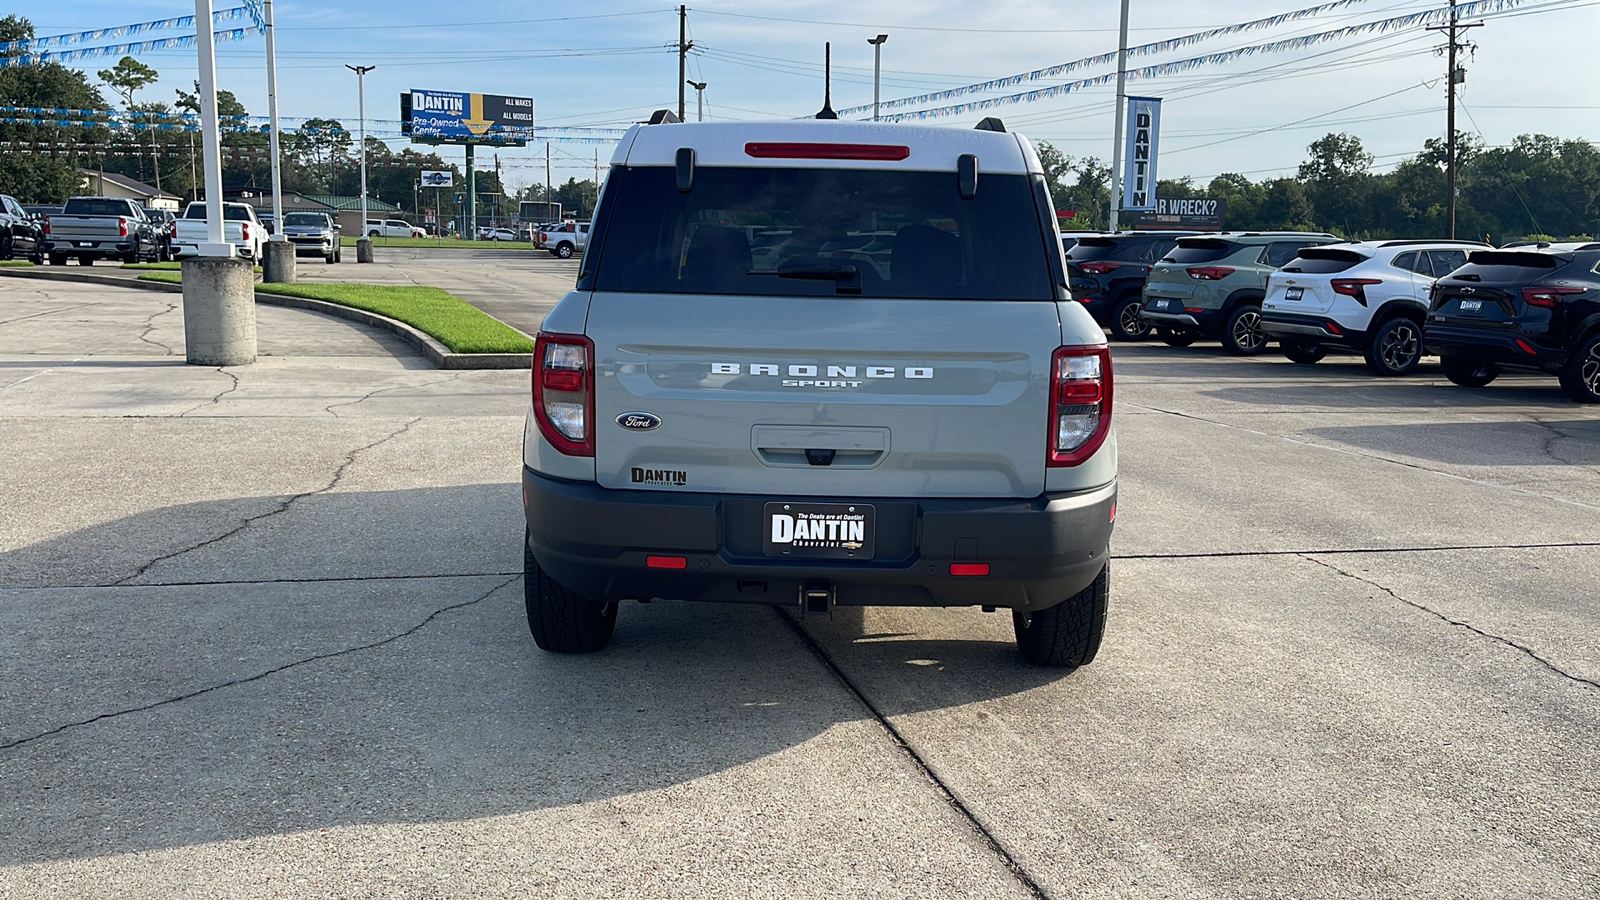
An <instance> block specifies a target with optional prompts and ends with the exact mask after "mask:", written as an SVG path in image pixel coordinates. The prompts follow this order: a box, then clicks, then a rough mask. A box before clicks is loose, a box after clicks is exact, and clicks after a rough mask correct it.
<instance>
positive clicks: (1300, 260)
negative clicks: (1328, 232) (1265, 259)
mask: <svg viewBox="0 0 1600 900" xmlns="http://www.w3.org/2000/svg"><path fill="white" fill-rule="evenodd" d="M1366 259H1367V258H1366V257H1365V256H1362V255H1361V254H1359V253H1356V252H1354V251H1351V250H1329V249H1326V248H1323V247H1307V248H1305V249H1304V250H1301V251H1300V255H1299V256H1296V257H1295V258H1294V259H1292V260H1290V261H1289V264H1288V265H1286V266H1284V267H1283V271H1285V272H1300V273H1302V274H1305V275H1330V274H1332V273H1334V272H1343V271H1344V270H1345V269H1348V268H1350V267H1351V266H1353V265H1355V264H1356V263H1359V262H1365V261H1366Z"/></svg>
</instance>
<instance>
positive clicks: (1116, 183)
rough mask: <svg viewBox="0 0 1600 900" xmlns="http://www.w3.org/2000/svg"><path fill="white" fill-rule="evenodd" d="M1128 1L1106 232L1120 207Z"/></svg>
mask: <svg viewBox="0 0 1600 900" xmlns="http://www.w3.org/2000/svg"><path fill="white" fill-rule="evenodd" d="M1127 94H1128V0H1122V36H1121V37H1120V38H1118V40H1117V124H1116V126H1115V128H1116V132H1115V134H1113V135H1112V138H1111V210H1110V212H1109V214H1108V215H1107V218H1106V221H1107V222H1108V223H1109V224H1108V225H1107V227H1106V230H1107V231H1111V232H1115V231H1116V230H1117V207H1119V206H1121V205H1122V114H1123V111H1124V107H1126V106H1127V105H1128V97H1127Z"/></svg>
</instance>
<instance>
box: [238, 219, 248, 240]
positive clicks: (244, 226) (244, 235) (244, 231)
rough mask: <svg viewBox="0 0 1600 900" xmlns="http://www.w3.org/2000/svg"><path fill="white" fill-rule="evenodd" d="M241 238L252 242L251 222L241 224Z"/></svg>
mask: <svg viewBox="0 0 1600 900" xmlns="http://www.w3.org/2000/svg"><path fill="white" fill-rule="evenodd" d="M239 237H241V238H243V239H244V240H247V241H248V240H250V223H249V222H240V223H239Z"/></svg>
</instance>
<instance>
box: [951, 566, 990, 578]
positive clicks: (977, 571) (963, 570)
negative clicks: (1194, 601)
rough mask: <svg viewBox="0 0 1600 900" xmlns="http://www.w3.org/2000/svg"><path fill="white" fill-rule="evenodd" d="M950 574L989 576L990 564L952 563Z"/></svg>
mask: <svg viewBox="0 0 1600 900" xmlns="http://www.w3.org/2000/svg"><path fill="white" fill-rule="evenodd" d="M950 574H951V575H987V574H989V564H988V563H951V564H950Z"/></svg>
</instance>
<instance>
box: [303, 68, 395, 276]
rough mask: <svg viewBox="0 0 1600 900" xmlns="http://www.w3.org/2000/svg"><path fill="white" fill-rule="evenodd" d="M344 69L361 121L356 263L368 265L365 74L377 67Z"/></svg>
mask: <svg viewBox="0 0 1600 900" xmlns="http://www.w3.org/2000/svg"><path fill="white" fill-rule="evenodd" d="M344 67H345V68H346V69H349V70H350V71H352V72H354V73H356V110H357V111H356V116H357V117H358V118H360V120H361V121H360V123H359V127H358V128H357V133H358V134H359V135H360V137H359V138H358V139H359V140H360V141H361V236H360V237H359V238H357V239H356V262H358V263H364V262H365V263H369V262H372V239H371V238H369V237H367V73H368V72H371V71H372V70H373V69H376V68H377V66H352V65H350V64H349V63H345V66H344ZM280 227H281V225H280Z"/></svg>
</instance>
